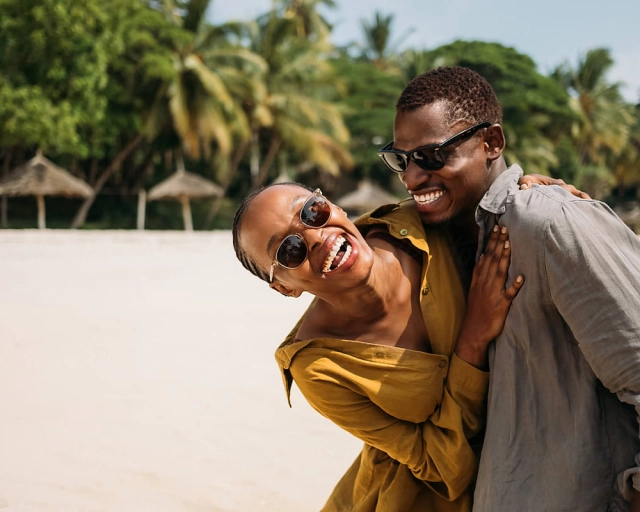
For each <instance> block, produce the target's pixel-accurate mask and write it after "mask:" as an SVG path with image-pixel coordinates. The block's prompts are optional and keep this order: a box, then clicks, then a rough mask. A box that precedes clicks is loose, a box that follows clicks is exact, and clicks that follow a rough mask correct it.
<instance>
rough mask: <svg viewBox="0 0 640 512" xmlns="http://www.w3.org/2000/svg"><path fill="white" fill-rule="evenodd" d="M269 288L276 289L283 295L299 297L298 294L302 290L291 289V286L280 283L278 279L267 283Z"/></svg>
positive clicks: (300, 293)
mask: <svg viewBox="0 0 640 512" xmlns="http://www.w3.org/2000/svg"><path fill="white" fill-rule="evenodd" d="M269 288H271V289H272V290H275V291H277V292H278V293H280V294H282V295H284V296H285V297H300V295H302V292H300V291H296V290H292V289H291V288H288V287H287V286H285V285H284V284H282V283H281V282H280V281H274V282H273V283H271V284H269Z"/></svg>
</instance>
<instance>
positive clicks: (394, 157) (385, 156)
mask: <svg viewBox="0 0 640 512" xmlns="http://www.w3.org/2000/svg"><path fill="white" fill-rule="evenodd" d="M378 154H379V155H380V157H381V158H382V160H383V162H384V163H385V164H387V167H388V168H389V169H391V170H392V171H394V172H404V171H406V170H407V161H406V160H405V157H404V155H399V154H397V153H378Z"/></svg>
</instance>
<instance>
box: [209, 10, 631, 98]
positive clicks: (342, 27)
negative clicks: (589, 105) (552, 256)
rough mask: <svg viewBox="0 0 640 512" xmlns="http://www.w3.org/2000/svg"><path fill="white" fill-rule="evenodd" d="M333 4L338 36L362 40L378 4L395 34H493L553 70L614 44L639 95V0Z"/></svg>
mask: <svg viewBox="0 0 640 512" xmlns="http://www.w3.org/2000/svg"><path fill="white" fill-rule="evenodd" d="M336 3H337V8H336V9H332V10H330V11H328V12H327V18H328V19H329V21H331V22H332V23H333V24H334V27H335V28H334V32H333V36H332V37H333V42H334V43H335V44H338V45H342V44H346V43H349V42H351V41H362V35H361V28H360V20H362V19H367V20H372V19H373V16H374V13H375V11H380V12H381V13H383V14H389V13H393V14H394V16H395V18H394V25H393V34H394V36H395V38H394V37H392V42H395V41H396V40H398V38H400V37H401V36H402V35H403V34H407V33H408V32H409V30H411V29H413V31H412V32H411V33H410V34H409V35H408V36H407V37H406V39H405V41H403V42H400V48H403V47H404V46H409V47H414V48H427V49H430V48H434V47H436V46H440V45H442V44H445V43H449V42H451V41H454V40H456V39H466V40H482V41H495V42H499V43H502V44H504V45H506V46H513V47H515V48H516V49H517V50H518V51H520V52H522V53H526V54H528V55H530V56H531V57H532V58H533V60H534V61H535V62H536V63H537V64H538V68H539V70H540V71H541V72H543V73H547V72H549V71H551V70H552V69H553V68H554V67H555V66H556V65H558V64H560V63H562V62H564V61H566V60H568V61H569V62H570V63H572V64H575V62H576V61H577V59H578V57H579V56H580V55H582V54H584V53H585V52H586V51H587V50H589V49H591V48H596V47H599V46H604V47H607V48H609V49H610V50H611V51H612V55H613V58H614V60H615V68H614V69H613V70H612V72H611V74H610V76H609V78H610V79H611V80H617V81H622V82H624V83H626V87H624V88H623V89H622V91H623V93H624V95H625V97H626V98H627V100H629V101H632V102H636V101H640V27H639V24H640V1H639V0H606V1H602V0H536V1H533V2H524V1H518V0H482V1H478V0H475V1H474V0H456V1H440V2H433V1H425V0H393V1H391V2H389V0H366V1H365V0H336ZM270 6H271V0H235V1H221V0H213V5H212V8H211V12H210V13H209V20H210V21H211V22H213V23H220V22H223V21H226V20H229V19H241V20H246V19H250V18H253V17H255V16H256V15H257V14H261V13H263V12H265V11H267V10H268V9H269V8H270Z"/></svg>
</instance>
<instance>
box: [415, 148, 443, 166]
mask: <svg viewBox="0 0 640 512" xmlns="http://www.w3.org/2000/svg"><path fill="white" fill-rule="evenodd" d="M411 158H413V161H414V162H415V163H416V164H417V165H418V166H419V167H420V168H422V169H425V170H426V171H437V170H438V169H442V168H443V167H444V154H443V153H442V151H433V150H431V151H430V150H428V149H419V150H417V151H414V152H413V153H412V154H411Z"/></svg>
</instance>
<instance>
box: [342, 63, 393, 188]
mask: <svg viewBox="0 0 640 512" xmlns="http://www.w3.org/2000/svg"><path fill="white" fill-rule="evenodd" d="M332 64H333V66H334V68H335V71H336V74H337V75H338V76H340V77H341V79H342V81H343V84H344V93H343V99H342V100H341V103H342V105H343V110H344V116H345V122H346V125H347V128H348V129H349V131H350V132H351V143H350V146H349V148H350V150H351V153H352V154H353V158H354V166H355V168H354V175H355V177H357V178H360V177H372V178H374V180H375V181H377V182H379V183H383V184H384V183H387V182H388V180H389V179H390V173H389V171H388V170H387V168H386V167H385V166H384V164H382V163H381V162H380V159H379V158H378V156H377V155H376V151H377V150H378V149H379V148H380V147H382V145H384V144H386V143H387V142H389V141H390V140H391V139H392V138H393V120H394V118H395V113H396V109H395V103H396V101H397V99H398V96H399V95H400V93H401V92H402V89H403V87H404V83H403V81H402V80H401V79H400V78H399V77H398V76H397V75H395V74H391V73H388V72H386V71H384V70H381V69H380V68H378V67H377V66H376V65H375V64H374V63H372V62H369V61H363V60H356V61H354V60H353V59H351V58H350V57H348V56H347V55H341V56H339V57H338V58H335V59H334V60H333V61H332Z"/></svg>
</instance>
